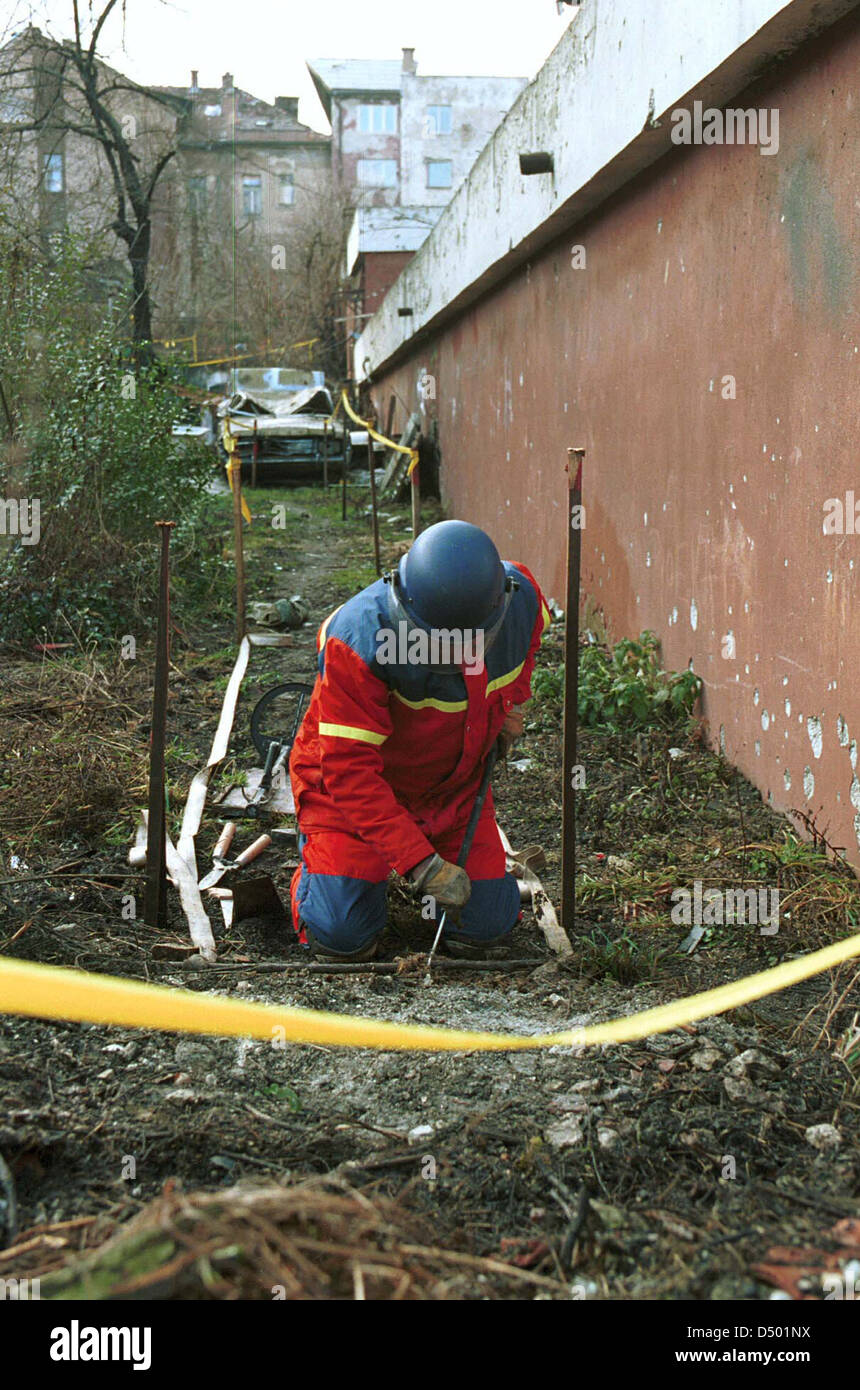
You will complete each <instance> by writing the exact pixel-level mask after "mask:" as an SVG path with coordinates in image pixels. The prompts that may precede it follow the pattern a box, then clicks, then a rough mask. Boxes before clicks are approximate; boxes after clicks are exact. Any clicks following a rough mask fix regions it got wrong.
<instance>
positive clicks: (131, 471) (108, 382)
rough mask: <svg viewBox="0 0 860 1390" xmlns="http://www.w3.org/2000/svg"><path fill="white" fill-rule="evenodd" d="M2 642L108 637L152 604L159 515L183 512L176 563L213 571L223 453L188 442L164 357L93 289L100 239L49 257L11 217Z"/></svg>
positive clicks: (178, 568)
mask: <svg viewBox="0 0 860 1390" xmlns="http://www.w3.org/2000/svg"><path fill="white" fill-rule="evenodd" d="M0 281H2V284H3V291H2V299H0V330H2V331H0V384H2V387H3V397H4V403H5V419H4V422H3V423H4V425H5V428H4V430H3V433H4V434H5V436H6V439H5V447H3V448H2V450H0V471H2V494H3V497H4V498H5V499H6V501H5V504H4V518H3V519H4V521H5V525H4V527H3V531H4V534H3V535H2V536H0V640H3V641H5V642H12V643H19V644H20V643H28V644H29V643H30V642H32V640H33V639H34V638H41V639H42V640H47V641H51V640H55V641H56V640H64V639H68V638H69V637H70V635H71V634H74V635H75V637H77V638H78V639H79V640H80V641H82V642H84V643H85V644H88V643H90V642H92V641H96V642H104V641H106V640H108V639H116V638H118V637H119V636H121V635H122V634H124V633H125V632H127V631H131V632H134V631H135V628H134V626H133V624H134V622H135V620H136V619H139V618H140V617H141V615H142V614H145V613H146V612H147V611H148V609H149V607H150V605H151V602H152V595H153V592H154V588H155V585H154V557H155V555H156V553H157V551H156V546H155V533H154V531H153V523H154V522H155V521H157V520H161V519H169V520H173V521H175V522H176V523H177V529H176V532H175V541H174V546H173V550H174V559H173V567H174V571H175V573H176V574H177V577H178V579H179V583H180V588H181V585H182V579H183V576H184V577H185V581H186V583H191V584H193V585H194V586H195V587H196V589H200V588H201V587H202V588H203V589H205V588H206V587H207V585H208V584H209V583H210V582H211V580H212V577H213V576H212V572H211V571H212V566H211V565H207V563H206V561H207V558H208V559H214V558H215V557H214V556H212V555H209V556H208V557H207V553H206V551H207V547H206V545H205V543H204V539H203V537H202V536H201V535H200V533H199V530H198V529H197V528H198V525H199V522H200V518H201V515H202V508H203V505H204V502H205V497H206V484H207V482H208V481H209V479H210V478H211V476H212V456H211V454H210V453H209V452H208V451H207V450H206V449H204V448H203V447H201V446H199V445H194V444H188V443H186V442H185V441H184V440H181V441H178V440H176V439H174V438H173V436H172V429H173V426H174V424H175V423H176V422H177V420H178V419H179V418H180V417H181V414H182V402H181V399H180V397H178V396H177V395H176V393H175V390H174V389H173V387H174V384H175V383H174V382H173V381H172V380H171V377H170V375H169V373H168V372H167V371H165V369H164V368H163V367H160V366H151V367H146V368H140V367H138V369H137V370H136V371H135V370H133V366H132V361H131V355H130V344H129V339H128V332H127V327H128V326H127V322H125V320H124V314H123V306H122V305H121V304H120V305H116V304H113V305H112V304H111V302H110V301H109V300H108V301H107V302H104V301H103V302H101V303H98V304H96V303H94V302H93V300H92V289H93V284H92V265H91V262H90V258H89V254H88V248H87V247H85V246H83V245H80V244H76V243H74V242H67V243H66V244H65V245H64V246H63V248H62V249H61V250H60V251H59V252H58V253H57V254H56V255H52V256H50V257H48V256H45V255H42V254H39V253H38V252H37V251H34V250H33V249H32V248H31V247H29V246H24V245H22V244H21V243H20V242H19V241H17V240H16V239H15V238H14V237H13V236H12V235H11V234H10V233H8V232H4V229H3V228H2V227H0Z"/></svg>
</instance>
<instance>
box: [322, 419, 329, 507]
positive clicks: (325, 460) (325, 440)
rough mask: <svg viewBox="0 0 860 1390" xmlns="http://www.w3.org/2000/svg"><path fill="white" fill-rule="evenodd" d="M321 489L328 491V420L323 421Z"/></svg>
mask: <svg viewBox="0 0 860 1390" xmlns="http://www.w3.org/2000/svg"><path fill="white" fill-rule="evenodd" d="M323 490H324V491H328V420H325V421H324V422H323Z"/></svg>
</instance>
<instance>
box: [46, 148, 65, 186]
mask: <svg viewBox="0 0 860 1390" xmlns="http://www.w3.org/2000/svg"><path fill="white" fill-rule="evenodd" d="M62 191H63V156H62V155H61V154H48V155H45V192H46V193H62Z"/></svg>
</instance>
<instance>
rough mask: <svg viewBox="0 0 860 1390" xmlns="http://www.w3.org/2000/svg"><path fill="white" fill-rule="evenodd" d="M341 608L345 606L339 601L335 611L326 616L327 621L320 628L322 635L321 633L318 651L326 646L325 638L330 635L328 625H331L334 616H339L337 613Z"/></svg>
mask: <svg viewBox="0 0 860 1390" xmlns="http://www.w3.org/2000/svg"><path fill="white" fill-rule="evenodd" d="M341 608H343V604H342V603H339V604H338V606H337V608H336V609H335V610H334V612H333V613H329V615H328V617H327V618H326V620H325V622H324V623H323V625H322V627H321V628H320V635H319V639H318V642H317V651H318V652H321V651H322V649H323V647H324V646H325V639H326V636H327V635H328V625H329V623H330V622H331V620H332V618H335V617H337V615H338V613H339V612H340V610H341Z"/></svg>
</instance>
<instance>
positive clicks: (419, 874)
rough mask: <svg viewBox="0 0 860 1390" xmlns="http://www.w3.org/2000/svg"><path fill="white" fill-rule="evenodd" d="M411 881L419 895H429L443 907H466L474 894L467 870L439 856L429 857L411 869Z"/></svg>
mask: <svg viewBox="0 0 860 1390" xmlns="http://www.w3.org/2000/svg"><path fill="white" fill-rule="evenodd" d="M409 881H410V883H412V885H413V886H414V887H415V888H417V890H418V892H419V893H429V894H430V895H431V896H432V897H434V898H435V899H436V901H437V903H441V904H442V906H443V907H464V906H465V904H466V903H467V902H468V901H469V896H470V894H471V892H472V885H471V883H470V882H469V875H468V874H467V873H466V870H465V869H461V868H460V866H459V864H450V863H449V862H448V860H447V859H443V858H442V856H441V855H439V854H430V855H428V856H427V858H426V859H422V860H421V863H420V864H416V865H415V868H414V869H410V871H409Z"/></svg>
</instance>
